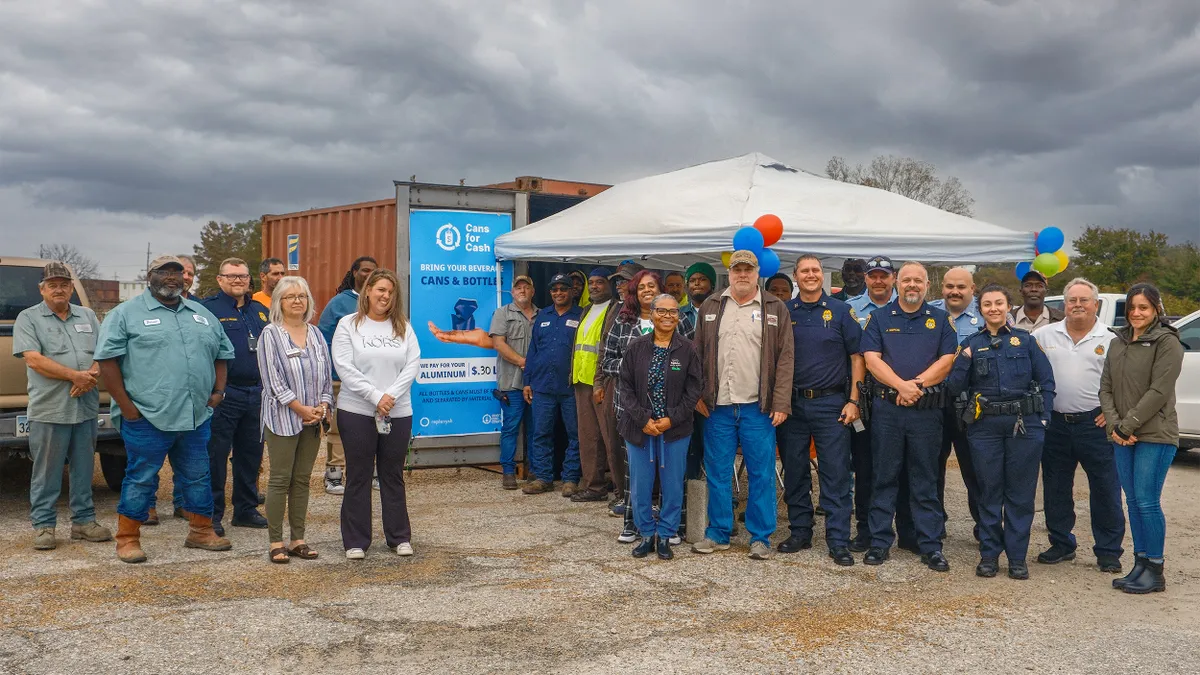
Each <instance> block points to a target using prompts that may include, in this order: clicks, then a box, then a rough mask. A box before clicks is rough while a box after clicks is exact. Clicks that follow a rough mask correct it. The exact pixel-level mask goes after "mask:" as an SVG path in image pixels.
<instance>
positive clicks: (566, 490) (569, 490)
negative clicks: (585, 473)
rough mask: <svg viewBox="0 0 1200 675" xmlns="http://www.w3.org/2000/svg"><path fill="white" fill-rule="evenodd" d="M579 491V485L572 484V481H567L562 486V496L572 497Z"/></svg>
mask: <svg viewBox="0 0 1200 675" xmlns="http://www.w3.org/2000/svg"><path fill="white" fill-rule="evenodd" d="M577 490H579V483H572V482H570V481H566V482H564V483H563V486H562V496H564V497H570V496H571V495H573V494H575V492H576V491H577Z"/></svg>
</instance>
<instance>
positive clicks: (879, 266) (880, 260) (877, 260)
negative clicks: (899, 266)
mask: <svg viewBox="0 0 1200 675" xmlns="http://www.w3.org/2000/svg"><path fill="white" fill-rule="evenodd" d="M874 270H883V271H884V272H887V273H888V274H895V272H896V266H895V265H893V264H892V259H891V258H889V257H887V256H886V255H877V256H875V257H874V258H871V259H870V260H868V261H867V274H870V273H871V272H872V271H874Z"/></svg>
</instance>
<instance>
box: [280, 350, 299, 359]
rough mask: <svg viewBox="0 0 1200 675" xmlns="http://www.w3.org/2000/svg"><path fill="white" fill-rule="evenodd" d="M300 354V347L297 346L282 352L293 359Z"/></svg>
mask: <svg viewBox="0 0 1200 675" xmlns="http://www.w3.org/2000/svg"><path fill="white" fill-rule="evenodd" d="M300 354H301V351H300V348H298V347H292V348H291V349H287V350H284V352H283V355H284V356H287V357H288V358H293V359H294V358H297V357H299V356H300Z"/></svg>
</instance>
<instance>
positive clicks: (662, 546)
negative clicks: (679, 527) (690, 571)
mask: <svg viewBox="0 0 1200 675" xmlns="http://www.w3.org/2000/svg"><path fill="white" fill-rule="evenodd" d="M656 545H657V546H658V559H659V560H670V559H672V558H674V557H675V553H674V551H672V550H671V540H670V539H659V540H658V543H657V544H656Z"/></svg>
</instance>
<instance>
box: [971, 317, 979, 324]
mask: <svg viewBox="0 0 1200 675" xmlns="http://www.w3.org/2000/svg"><path fill="white" fill-rule="evenodd" d="M971 325H972V326H978V325H979V317H977V316H973V317H971Z"/></svg>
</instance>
